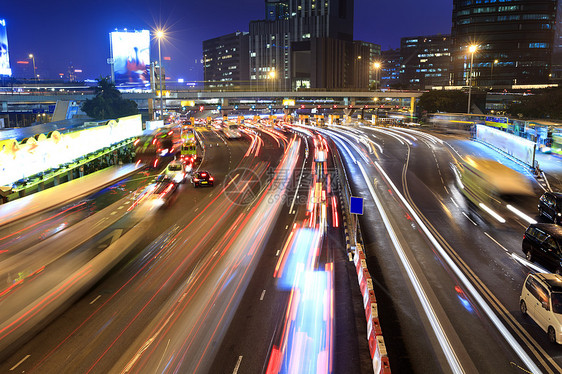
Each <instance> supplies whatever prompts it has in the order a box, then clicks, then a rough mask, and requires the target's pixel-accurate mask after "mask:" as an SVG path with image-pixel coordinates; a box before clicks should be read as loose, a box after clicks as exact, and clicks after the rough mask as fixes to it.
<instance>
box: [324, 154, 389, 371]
mask: <svg viewBox="0 0 562 374" xmlns="http://www.w3.org/2000/svg"><path fill="white" fill-rule="evenodd" d="M332 159H333V160H334V164H335V165H336V167H337V169H338V170H341V172H342V175H339V178H338V187H339V191H340V194H339V195H340V206H341V207H342V214H343V215H344V219H343V225H344V231H345V238H346V245H347V251H348V254H349V256H350V260H353V262H354V264H355V270H356V273H357V282H358V283H359V288H360V289H361V295H362V297H363V307H364V309H365V319H366V321H367V340H368V342H369V352H370V354H371V359H372V363H373V372H374V373H375V374H389V373H390V372H391V370H390V362H389V359H388V354H387V351H386V344H385V342H384V338H383V335H382V330H381V326H380V321H379V313H378V306H377V299H376V297H375V291H374V289H373V280H372V278H371V274H370V273H369V269H368V268H367V261H366V257H365V252H364V251H363V246H362V244H361V243H360V242H361V241H362V239H361V231H360V227H359V222H357V226H356V227H355V226H354V225H353V224H352V222H351V219H350V218H351V215H350V213H349V201H350V199H349V198H350V197H351V187H350V186H349V183H348V179H347V173H346V171H345V167H344V166H343V162H342V160H341V156H340V154H339V152H332ZM349 227H351V230H350V229H349ZM356 235H357V243H356V242H355V238H356Z"/></svg>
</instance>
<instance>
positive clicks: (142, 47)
mask: <svg viewBox="0 0 562 374" xmlns="http://www.w3.org/2000/svg"><path fill="white" fill-rule="evenodd" d="M109 35H110V40H111V57H112V59H113V65H114V71H115V84H116V85H117V86H118V87H119V88H124V89H132V88H149V86H150V78H149V77H150V73H149V68H150V32H149V31H148V30H142V31H115V32H112V33H110V34H109Z"/></svg>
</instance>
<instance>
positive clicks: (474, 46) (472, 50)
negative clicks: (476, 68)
mask: <svg viewBox="0 0 562 374" xmlns="http://www.w3.org/2000/svg"><path fill="white" fill-rule="evenodd" d="M477 49H478V46H477V45H475V44H472V45H471V46H469V47H468V52H470V74H469V76H468V110H467V112H466V113H467V114H470V95H471V94H472V63H473V61H474V52H476V50H477Z"/></svg>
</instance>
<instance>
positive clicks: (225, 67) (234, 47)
mask: <svg viewBox="0 0 562 374" xmlns="http://www.w3.org/2000/svg"><path fill="white" fill-rule="evenodd" d="M248 43H249V34H248V33H247V32H240V31H237V32H235V33H232V34H228V35H223V36H219V37H218V38H214V39H209V40H205V41H203V77H204V81H205V87H209V88H214V87H232V88H234V87H240V88H244V87H249V81H250V77H249V71H250V69H249V65H248V58H249V44H248Z"/></svg>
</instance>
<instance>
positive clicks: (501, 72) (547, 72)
mask: <svg viewBox="0 0 562 374" xmlns="http://www.w3.org/2000/svg"><path fill="white" fill-rule="evenodd" d="M561 7H562V4H561V3H560V1H559V0H509V1H506V0H453V16H452V21H453V25H452V29H451V37H452V50H451V54H452V75H451V82H452V84H453V85H459V86H461V85H462V86H465V85H467V84H468V81H469V74H470V68H471V66H470V61H471V57H472V58H473V64H472V70H473V73H472V79H471V81H472V84H473V85H477V86H510V85H513V84H539V83H547V82H549V79H550V78H551V77H552V76H551V74H553V73H554V74H555V75H556V74H560V70H558V72H557V71H556V68H555V67H556V66H558V67H559V69H560V68H562V61H559V60H560V59H561V58H562V56H561V55H560V54H559V53H556V52H555V53H553V50H554V51H561V48H562V47H561V46H560V44H561V43H560V41H561V40H560V36H561V35H562V34H561V31H560V27H562V25H561V24H560V23H556V17H557V12H558V17H559V19H560V18H562V15H561V14H560V13H561V12H562V10H561V9H560V8H561ZM556 28H558V31H557V30H556ZM555 35H558V37H559V39H555ZM470 45H477V46H478V49H477V50H476V52H474V54H471V53H470V52H469V46H470ZM555 77H556V76H555ZM557 77H558V79H560V77H559V76H557Z"/></svg>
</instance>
